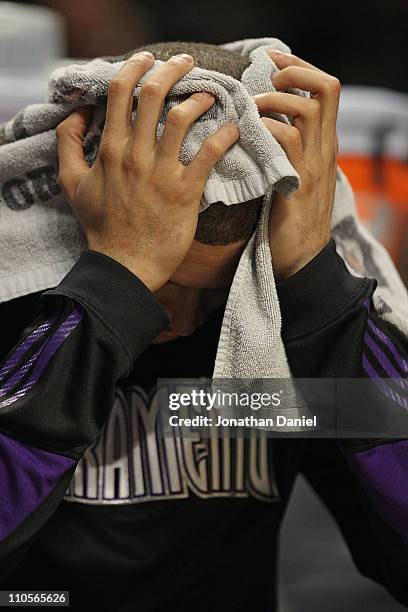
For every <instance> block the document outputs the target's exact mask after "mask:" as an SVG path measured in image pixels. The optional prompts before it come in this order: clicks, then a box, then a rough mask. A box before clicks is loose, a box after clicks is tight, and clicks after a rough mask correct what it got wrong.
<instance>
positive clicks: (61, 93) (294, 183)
mask: <svg viewBox="0 0 408 612" xmlns="http://www.w3.org/2000/svg"><path fill="white" fill-rule="evenodd" d="M225 47H226V48H229V49H231V50H234V51H237V52H240V53H242V54H249V56H250V60H251V63H250V65H249V67H248V68H247V69H246V70H245V72H244V74H243V75H242V79H241V82H239V81H237V80H235V79H233V78H232V77H229V76H226V75H223V74H220V73H217V72H213V71H208V70H203V69H200V68H194V69H193V70H192V71H191V72H190V73H189V74H188V75H186V76H185V77H183V78H182V79H181V80H180V81H179V82H178V83H177V84H176V86H175V87H174V88H173V90H172V91H171V93H170V95H169V97H168V99H167V103H166V105H165V108H164V111H163V114H162V118H161V121H160V124H159V126H158V137H160V134H161V131H162V129H163V125H164V121H165V118H166V115H167V112H168V111H169V109H170V108H171V107H172V106H173V105H174V104H176V103H177V102H178V101H179V100H180V96H184V95H185V94H189V93H193V92H195V91H200V90H206V91H209V92H212V93H214V94H215V96H216V99H217V100H216V103H215V104H214V106H213V107H212V108H211V109H210V110H209V111H208V112H207V113H205V115H204V116H203V117H202V118H201V119H200V120H198V121H197V122H196V123H195V124H194V125H193V126H192V127H191V129H190V132H189V134H188V136H187V137H186V139H185V143H184V145H183V148H182V152H181V160H182V161H183V162H184V163H188V162H189V161H191V159H192V158H193V157H194V155H195V153H196V152H197V150H198V149H199V147H200V146H201V144H202V142H203V141H204V139H205V138H206V137H207V136H208V135H209V134H211V133H212V132H214V131H215V129H216V128H217V127H218V126H219V125H221V124H222V123H224V122H226V121H228V122H231V121H232V122H236V123H237V124H238V125H239V128H240V140H239V142H238V143H237V144H235V145H234V146H233V147H232V148H231V150H230V151H229V152H228V153H227V154H226V155H225V156H224V157H223V159H222V160H220V161H219V162H218V163H217V165H216V167H215V168H214V170H213V171H212V173H211V175H210V177H209V179H208V181H207V184H206V187H205V191H204V196H203V199H202V202H201V209H202V210H203V209H204V208H206V207H207V206H209V205H210V204H211V203H212V202H216V201H222V202H224V203H225V204H227V205H233V204H235V203H237V202H242V201H246V200H249V199H252V198H256V197H259V196H261V195H265V204H264V208H263V213H262V216H261V219H260V222H259V226H258V229H257V231H256V232H255V233H254V235H253V236H252V238H251V240H250V241H249V243H248V244H247V246H246V248H245V251H244V252H243V254H242V257H241V259H240V262H239V265H238V268H237V271H236V274H235V278H234V280H233V283H232V287H231V291H230V295H229V298H228V303H227V306H226V310H225V316H224V321H223V325H222V330H221V335H220V340H219V346H218V352H217V357H216V362H215V368H214V378H215V379H217V378H218V379H221V378H223V379H234V380H237V379H253V378H258V379H259V378H263V377H265V378H268V379H276V378H278V379H279V378H281V379H290V377H291V373H290V369H289V366H288V362H287V358H286V353H285V349H284V345H283V342H282V339H281V313H280V309H279V302H278V298H277V293H276V287H275V281H274V275H273V269H272V262H271V254H270V250H269V244H268V218H269V209H270V206H271V201H272V195H273V192H274V191H275V190H278V191H279V192H280V193H281V194H283V195H284V196H290V194H291V193H292V192H293V190H295V189H296V188H297V187H298V185H299V177H298V175H297V173H296V171H295V170H294V168H293V167H292V166H291V164H290V163H289V161H288V159H287V157H286V155H285V154H284V152H283V150H282V148H281V147H280V146H279V144H278V143H277V142H276V140H275V139H274V138H273V137H272V136H271V134H270V133H269V131H268V130H267V129H266V127H265V126H264V125H263V123H262V121H261V119H260V117H259V115H258V112H257V109H256V106H255V104H254V102H253V100H252V98H251V96H252V95H255V94H257V93H261V92H265V91H274V88H273V86H272V83H271V79H270V77H271V73H273V72H274V71H275V70H277V68H276V66H275V64H274V63H273V61H272V60H271V58H270V57H269V55H268V54H267V53H266V51H267V49H270V48H277V49H280V50H282V51H288V50H289V49H288V47H286V45H284V44H283V43H281V42H280V41H278V40H277V39H273V38H271V39H269V38H263V39H257V40H256V39H254V40H245V41H238V42H234V43H229V44H228V45H225ZM159 63H160V62H156V63H155V65H154V67H153V68H152V71H153V70H155V69H156V68H157V65H158V64H159ZM122 64H123V62H119V61H118V62H114V63H110V62H107V61H105V60H102V59H97V60H94V61H91V62H89V63H87V64H83V65H73V66H70V67H68V68H61V69H58V70H56V71H55V72H54V73H53V75H52V76H51V80H50V100H49V103H48V104H38V105H34V106H30V107H28V108H26V109H24V110H23V111H22V112H21V113H19V114H18V115H17V116H16V117H15V118H14V119H12V120H11V121H10V122H8V123H7V124H5V125H4V126H2V127H1V128H0V144H1V145H2V146H0V176H1V182H0V194H1V200H0V212H1V220H0V262H1V263H0V301H5V300H10V299H12V298H15V297H18V296H21V295H25V294H28V293H31V292H34V291H39V290H43V289H46V288H49V287H53V286H55V285H57V284H58V283H59V281H60V280H61V279H62V278H63V276H64V275H65V274H66V273H67V272H68V270H69V269H70V268H71V267H72V265H73V264H74V262H75V261H76V260H77V258H78V257H79V255H80V253H81V251H82V250H83V249H84V248H85V240H84V237H83V235H82V232H81V229H80V227H79V226H78V223H77V222H76V220H75V217H74V216H73V214H72V212H71V210H70V207H69V206H68V204H67V202H66V201H65V199H64V197H63V196H62V194H61V193H60V189H59V187H58V184H57V180H56V167H57V151H56V140H55V132H54V128H55V126H56V125H57V124H58V123H59V122H60V121H61V120H62V119H63V118H64V117H66V116H67V115H68V114H69V112H70V111H71V110H72V109H74V108H76V107H78V106H82V105H84V104H92V105H95V107H96V111H95V113H94V118H93V121H92V124H91V126H90V129H89V132H88V134H87V136H86V139H85V143H84V148H85V152H86V157H87V160H88V161H89V163H92V162H93V160H94V159H95V155H96V152H97V147H98V143H99V140H100V135H101V126H102V124H103V119H104V113H105V105H106V95H107V90H108V84H109V81H110V80H111V79H112V77H114V76H115V75H116V74H117V72H118V71H119V69H120V68H121V66H122ZM150 73H151V72H149V73H148V75H146V77H144V79H142V81H141V83H139V85H138V87H137V88H136V90H135V96H136V97H137V96H138V95H139V92H140V86H141V84H142V83H143V82H144V80H145V78H148V76H149V74H150ZM296 93H299V94H300V95H306V94H305V93H304V92H299V91H297V92H296ZM278 118H279V119H281V120H282V121H285V122H288V121H289V120H288V118H286V117H284V116H278ZM333 235H334V236H335V239H336V244H337V248H338V250H339V252H340V253H341V255H342V256H343V257H344V259H345V261H346V263H348V265H349V267H350V269H351V271H352V272H353V273H355V274H361V275H368V276H375V277H376V278H377V279H378V281H379V288H378V289H377V291H376V294H375V298H374V301H375V305H376V307H377V309H378V310H379V312H380V314H381V315H382V316H383V317H384V318H385V319H387V320H389V321H391V322H392V323H394V324H396V325H397V326H398V327H399V328H400V329H401V330H402V331H403V332H404V333H406V334H408V300H407V293H406V290H405V288H404V287H403V284H402V282H401V281H400V279H399V277H398V274H397V272H396V270H395V268H394V266H393V264H392V262H391V260H390V258H389V256H388V254H387V253H386V252H385V250H384V249H383V248H382V247H381V246H380V245H379V244H378V243H377V242H376V241H374V240H373V238H371V236H370V235H369V234H368V232H367V231H366V230H365V229H364V228H363V226H362V225H361V223H360V221H359V220H358V217H357V214H356V210H355V205H354V200H353V194H352V191H351V189H350V187H349V185H348V183H347V180H346V179H345V177H344V175H343V174H341V173H340V172H339V173H338V181H337V190H336V200H335V207H334V214H333ZM356 254H357V257H356ZM350 255H352V257H351V256H350ZM358 261H359V264H356V262H358ZM356 266H357V269H356ZM286 400H287V401H285V403H284V407H285V409H286V410H287V411H288V416H295V417H296V416H297V415H298V414H299V413H301V412H302V413H303V411H304V409H303V408H302V407H301V405H300V404H298V401H297V400H296V398H295V394H294V393H293V394H292V393H291V392H289V393H288V394H287V397H286ZM280 430H282V429H280Z"/></svg>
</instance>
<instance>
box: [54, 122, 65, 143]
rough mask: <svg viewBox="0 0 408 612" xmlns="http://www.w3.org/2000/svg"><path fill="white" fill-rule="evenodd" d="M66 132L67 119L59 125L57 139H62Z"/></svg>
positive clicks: (56, 132) (56, 131)
mask: <svg viewBox="0 0 408 612" xmlns="http://www.w3.org/2000/svg"><path fill="white" fill-rule="evenodd" d="M65 133H66V123H65V121H63V122H62V123H60V124H59V125H57V127H56V130H55V134H56V136H57V139H60V138H63V137H64V135H65Z"/></svg>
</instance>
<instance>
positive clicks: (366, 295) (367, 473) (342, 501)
mask: <svg viewBox="0 0 408 612" xmlns="http://www.w3.org/2000/svg"><path fill="white" fill-rule="evenodd" d="M375 288H376V281H375V280H371V279H366V278H356V277H354V276H352V275H351V274H350V273H349V272H348V270H347V268H346V266H345V264H344V262H343V260H342V259H341V257H340V256H339V255H338V254H337V252H336V248H335V243H334V242H333V241H331V242H330V243H329V245H328V246H327V247H326V248H325V249H324V250H323V251H322V252H321V253H320V254H319V255H318V256H317V257H316V258H315V259H314V260H313V261H312V262H310V263H309V264H308V265H307V266H306V267H305V268H303V270H301V271H300V272H299V273H298V274H296V275H295V276H293V277H292V278H291V279H288V280H287V281H284V282H282V283H281V284H280V285H278V295H279V300H280V305H281V311H282V318H283V328H282V335H283V338H284V342H285V347H286V350H287V354H288V359H289V363H290V366H291V369H292V372H293V374H294V376H295V377H297V378H325V379H331V378H333V379H351V378H354V379H360V381H361V384H362V385H363V386H362V387H361V388H363V389H364V390H365V393H366V394H367V401H366V402H365V404H367V406H368V407H369V409H370V413H371V414H375V413H376V411H377V412H378V414H382V415H384V412H385V413H386V414H385V417H386V416H387V414H388V416H389V415H390V414H392V415H393V418H396V416H398V417H400V418H401V419H402V421H401V422H406V421H404V419H406V410H407V407H408V381H407V376H408V342H407V339H406V338H405V337H404V336H403V334H402V333H401V332H400V331H399V330H398V329H397V328H396V327H394V326H393V325H391V324H390V323H388V322H385V321H383V320H382V319H380V317H379V316H378V314H377V313H376V311H375V309H374V306H373V302H372V296H373V293H374V291H375ZM337 397H338V396H337ZM352 397H353V396H352V395H350V396H348V395H347V393H346V394H344V397H340V400H339V403H340V410H343V411H345V412H349V413H350V412H351V411H352V412H353V413H355V412H356V411H360V410H361V411H362V410H363V408H362V405H360V403H357V402H353V401H352V399H350V398H352ZM368 398H369V400H368ZM362 403H363V404H364V402H362ZM312 411H313V410H312ZM363 414H364V413H363ZM395 415H396V416H395ZM363 422H364V420H363ZM385 422H386V419H385ZM399 437H400V436H399ZM304 448H305V454H304V462H303V471H304V473H305V475H306V477H307V478H308V480H309V481H310V483H311V484H312V486H313V487H314V488H315V490H316V492H317V493H318V494H319V496H320V497H321V498H322V499H323V501H324V502H325V503H326V504H327V505H328V507H329V509H330V510H331V512H332V513H333V515H334V517H335V518H336V520H337V522H338V523H339V525H340V528H341V530H342V532H343V534H344V536H345V538H346V540H347V542H348V545H349V548H350V550H351V553H352V554H353V557H354V560H355V562H356V564H357V565H358V567H359V569H360V571H361V572H362V573H363V574H365V575H367V576H369V577H371V578H373V579H375V580H376V581H378V582H380V583H382V584H383V585H384V586H386V587H387V588H388V589H389V590H390V591H391V592H392V594H393V595H394V596H395V597H396V598H397V599H399V600H400V601H401V602H403V603H404V604H408V441H407V440H405V439H396V437H394V438H390V437H384V438H383V437H381V436H379V437H375V438H363V437H362V436H361V437H360V438H346V439H341V440H334V439H325V440H318V439H311V440H306V441H305V442H304Z"/></svg>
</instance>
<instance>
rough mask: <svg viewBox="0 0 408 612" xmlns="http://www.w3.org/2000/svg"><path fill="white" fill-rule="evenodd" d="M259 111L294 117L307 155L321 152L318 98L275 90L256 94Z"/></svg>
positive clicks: (294, 122) (295, 125)
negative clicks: (313, 98) (312, 98)
mask: <svg viewBox="0 0 408 612" xmlns="http://www.w3.org/2000/svg"><path fill="white" fill-rule="evenodd" d="M254 100H255V103H256V105H257V107H258V110H259V112H260V113H261V115H262V114H265V113H268V112H269V113H270V112H275V113H283V114H284V115H289V116H291V117H293V125H294V127H296V128H297V129H298V130H299V131H300V133H301V136H302V143H303V150H304V152H305V155H311V154H314V153H317V152H319V153H320V135H321V116H320V103H319V102H318V101H317V100H311V99H308V98H302V97H301V96H296V95H294V94H288V93H282V92H275V93H265V94H259V95H257V96H254Z"/></svg>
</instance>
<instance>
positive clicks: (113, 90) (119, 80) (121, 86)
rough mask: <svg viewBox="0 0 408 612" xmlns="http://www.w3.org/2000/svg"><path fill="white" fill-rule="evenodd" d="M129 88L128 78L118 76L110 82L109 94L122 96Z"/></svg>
mask: <svg viewBox="0 0 408 612" xmlns="http://www.w3.org/2000/svg"><path fill="white" fill-rule="evenodd" d="M128 89H129V85H128V82H127V80H126V79H125V78H124V77H123V76H117V77H115V78H114V79H112V80H111V82H110V83H109V96H120V95H123V94H125V93H126V92H127V91H128Z"/></svg>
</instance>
